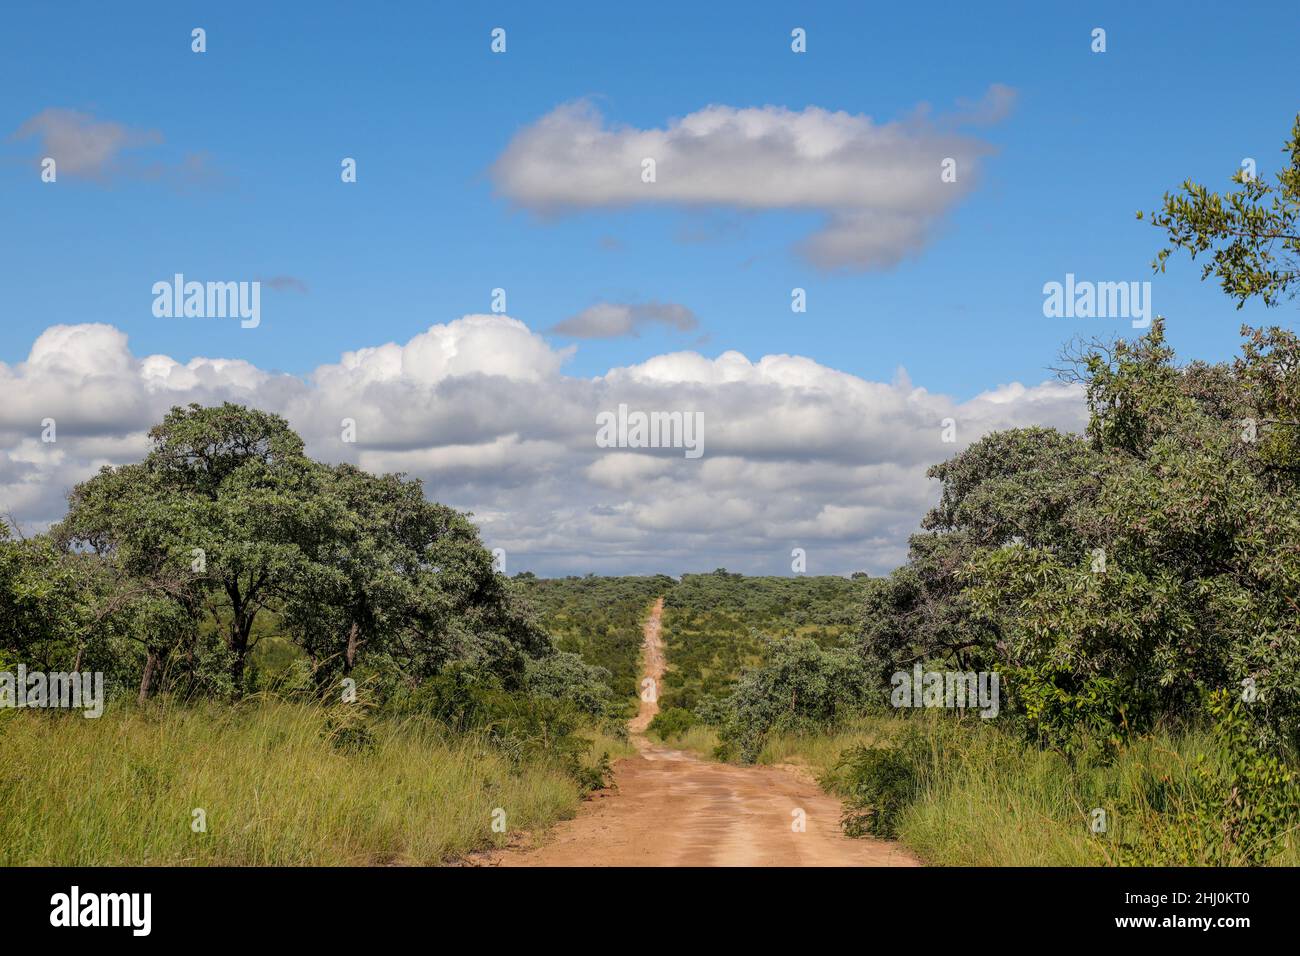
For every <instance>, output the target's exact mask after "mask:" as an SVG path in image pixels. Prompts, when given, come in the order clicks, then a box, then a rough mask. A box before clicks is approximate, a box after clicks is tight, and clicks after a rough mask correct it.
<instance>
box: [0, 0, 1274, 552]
mask: <svg viewBox="0 0 1300 956" xmlns="http://www.w3.org/2000/svg"><path fill="white" fill-rule="evenodd" d="M557 7H558V9H556V8H557ZM195 27H202V28H204V29H205V30H206V31H207V51H206V52H204V53H202V54H196V53H194V52H192V51H191V30H192V29H193V28H195ZM497 27H500V28H504V29H505V30H506V38H507V48H506V52H505V53H504V54H494V53H492V52H491V49H490V42H491V35H490V34H491V31H492V30H493V28H497ZM796 27H798V28H803V29H804V30H806V34H807V52H806V53H802V54H797V53H794V52H792V50H791V30H792V29H794V28H796ZM1097 27H1100V28H1102V29H1104V30H1105V31H1106V45H1107V49H1106V52H1105V53H1093V52H1092V50H1091V45H1092V31H1093V29H1094V28H1097ZM1298 36H1300V13H1297V11H1296V9H1295V5H1294V3H1290V4H1287V3H1257V4H1236V5H1233V6H1232V7H1230V8H1228V7H1223V6H1222V5H1219V4H1209V3H1195V2H1193V3H1188V2H1182V3H1143V4H1132V3H1125V4H1110V3H1097V4H1083V3H1078V4H1068V5H1066V4H1045V3H1025V4H999V5H986V4H970V5H956V4H954V5H952V6H951V8H949V7H948V6H947V5H934V4H903V5H899V4H891V5H884V4H872V5H866V4H860V3H843V4H832V3H817V4H814V5H807V4H798V5H796V4H775V3H752V2H751V3H743V4H742V3H719V4H707V5H706V4H698V3H691V4H684V3H683V4H676V3H662V2H661V3H655V4H652V5H649V6H645V5H641V6H635V7H634V6H631V5H623V4H617V5H615V4H609V3H591V4H562V5H554V4H548V5H544V4H537V3H530V4H464V3H461V4H428V3H418V4H417V3H409V4H397V3H370V4H361V3H357V4H341V3H328V2H325V3H313V4H311V5H310V6H307V5H296V4H293V5H291V4H268V3H242V2H232V3H221V4H216V3H185V2H166V3H162V2H159V3H131V4H104V3H71V4H59V5H58V6H57V7H53V6H51V5H35V4H23V5H10V6H9V7H8V8H7V9H6V10H5V11H4V13H2V14H0V88H3V89H4V91H5V95H4V97H3V98H0V134H2V135H0V289H2V290H3V307H4V310H5V311H4V321H3V322H0V512H6V511H7V512H11V513H13V514H14V515H16V516H17V517H18V518H19V519H21V520H22V521H24V522H27V523H28V524H29V525H30V526H31V527H33V528H38V527H41V526H42V525H44V524H45V523H48V522H49V521H52V520H57V518H58V517H59V516H60V515H61V513H62V511H63V508H64V500H63V496H64V495H65V494H66V492H67V491H68V489H69V488H70V487H71V486H72V485H73V484H75V483H76V482H77V481H80V480H83V479H84V478H85V477H87V476H88V475H90V474H92V473H93V472H94V470H95V469H97V468H98V467H100V466H101V465H103V464H105V463H120V462H125V461H131V460H136V459H138V458H139V457H140V456H141V455H142V454H143V453H144V451H145V450H146V448H147V444H148V443H147V439H146V432H147V429H148V427H149V426H150V425H151V424H152V423H153V422H156V421H158V420H159V418H160V417H161V415H162V414H164V413H165V411H166V409H167V408H168V407H170V406H171V405H172V404H175V403H180V402H184V401H199V402H208V403H210V402H217V401H222V400H233V401H239V402H243V403H246V404H252V405H257V406H258V407H264V408H268V409H272V410H276V411H279V412H281V413H283V414H285V415H286V416H287V417H288V418H289V420H290V422H291V424H292V425H293V426H294V427H295V428H296V429H298V430H299V431H300V432H301V433H302V434H303V436H304V438H305V440H306V441H307V445H308V449H309V451H311V453H312V454H314V455H316V456H317V457H320V458H322V459H324V460H329V461H337V460H351V461H354V462H356V463H358V464H360V465H361V466H362V467H366V468H368V469H370V470H374V471H402V472H406V473H409V474H413V475H416V476H419V477H421V478H422V479H424V480H425V482H426V488H427V489H428V493H429V494H430V495H431V496H433V497H436V498H437V499H438V500H441V501H444V502H446V503H448V504H450V505H452V506H455V507H458V508H463V509H466V510H470V511H472V512H473V513H474V514H475V520H476V521H478V522H479V525H480V528H481V529H482V532H483V537H484V540H485V541H486V542H487V543H488V544H489V546H499V547H502V548H505V549H506V550H507V551H508V552H509V554H510V555H511V557H510V563H509V566H508V569H509V570H510V571H511V572H512V573H513V572H514V571H518V570H524V569H531V570H535V571H537V572H538V573H542V574H560V573H573V572H577V573H585V572H588V571H592V572H596V573H608V574H616V573H642V572H651V571H666V572H669V573H676V572H679V571H683V570H710V569H712V568H714V567H717V566H719V565H726V566H728V567H730V568H732V569H735V570H743V571H750V572H756V571H761V572H765V573H782V574H784V573H789V571H790V564H791V561H790V556H791V550H792V548H795V547H798V548H802V549H805V550H806V552H807V564H808V571H809V573H847V572H850V571H853V570H858V569H867V570H870V571H872V572H876V573H879V572H884V571H887V570H888V569H890V568H892V567H896V566H897V565H899V564H900V563H902V562H903V561H904V560H905V557H906V548H907V536H908V535H909V534H910V533H912V532H914V531H915V530H916V529H917V527H918V524H919V521H920V518H921V516H922V514H923V513H924V511H925V509H926V507H928V506H929V505H930V504H932V503H933V501H934V499H935V496H936V495H937V491H938V489H937V487H936V485H935V483H934V482H933V481H930V480H928V479H927V478H926V476H925V470H926V467H927V466H928V465H930V464H932V463H934V462H936V461H940V460H943V459H945V458H947V457H950V456H951V455H952V454H954V453H955V452H957V451H959V450H960V449H961V448H963V447H965V446H966V445H968V444H969V443H970V442H972V441H974V440H976V439H977V438H978V437H979V436H981V435H983V434H987V433H988V432H989V431H992V430H996V429H1002V428H1010V427H1016V426H1021V425H1029V424H1034V425H1052V426H1055V427H1060V428H1066V429H1077V428H1079V427H1080V426H1081V425H1082V423H1083V421H1084V417H1083V415H1084V413H1083V406H1082V401H1081V398H1080V395H1079V393H1078V391H1077V390H1072V389H1070V388H1068V387H1066V386H1064V385H1062V384H1061V383H1059V382H1054V381H1045V380H1049V379H1050V378H1051V373H1050V372H1049V371H1048V367H1049V366H1050V365H1052V364H1054V362H1055V360H1056V358H1057V356H1058V353H1059V351H1060V349H1061V347H1062V345H1063V344H1064V343H1065V342H1066V341H1067V340H1070V339H1071V338H1074V337H1077V336H1085V337H1092V336H1101V337H1110V336H1114V335H1131V334H1133V333H1132V330H1131V328H1130V327H1129V322H1128V321H1127V320H1126V319H1080V318H1073V319H1067V318H1046V317H1045V316H1044V310H1043V286H1044V284H1045V283H1047V282H1053V281H1056V282H1059V281H1063V280H1064V278H1065V276H1066V274H1067V273H1074V274H1075V275H1076V276H1077V277H1078V278H1079V279H1081V280H1091V281H1104V282H1125V281H1147V280H1150V281H1152V283H1153V290H1152V296H1153V302H1154V311H1155V312H1157V313H1161V314H1164V315H1165V316H1167V317H1168V320H1169V336H1170V339H1171V341H1172V343H1173V344H1174V346H1175V347H1176V348H1177V349H1178V351H1179V354H1180V356H1181V357H1183V358H1203V359H1208V360H1218V359H1226V358H1230V357H1231V356H1232V355H1233V354H1234V353H1235V351H1236V349H1237V345H1238V341H1239V338H1238V327H1239V326H1240V324H1241V323H1242V322H1251V323H1254V324H1263V323H1276V324H1283V325H1292V324H1293V321H1294V315H1295V307H1294V303H1287V304H1284V305H1283V306H1281V307H1280V308H1277V309H1274V310H1266V309H1264V308H1263V307H1261V306H1250V307H1247V308H1246V309H1244V310H1242V311H1240V312H1239V311H1237V310H1236V309H1235V308H1234V307H1233V304H1232V303H1231V302H1230V301H1228V300H1227V299H1226V298H1225V297H1224V296H1223V295H1222V294H1221V292H1220V291H1219V289H1218V287H1217V285H1216V284H1215V283H1213V282H1208V283H1204V282H1201V281H1200V279H1199V265H1196V264H1192V263H1190V262H1188V261H1187V260H1186V259H1185V258H1180V259H1175V260H1173V261H1172V262H1171V264H1170V266H1169V271H1168V273H1167V274H1166V275H1163V276H1153V275H1152V272H1151V268H1150V263H1151V261H1152V259H1153V257H1154V255H1155V253H1156V252H1157V250H1158V249H1159V248H1160V245H1161V243H1160V238H1161V234H1160V233H1159V232H1158V231H1157V230H1156V229H1154V228H1153V227H1151V226H1150V225H1149V224H1146V223H1142V222H1138V221H1136V219H1135V217H1134V213H1135V212H1136V211H1137V210H1139V209H1144V210H1150V209H1153V208H1155V207H1156V206H1157V204H1158V203H1159V201H1160V197H1161V196H1162V194H1163V193H1164V192H1165V191H1166V190H1170V189H1175V188H1176V187H1177V186H1178V185H1179V184H1180V183H1181V182H1182V181H1183V180H1184V179H1188V178H1191V179H1195V180H1198V181H1202V182H1205V183H1207V184H1210V185H1212V186H1214V187H1215V188H1218V189H1226V188H1229V186H1230V183H1229V177H1230V176H1231V175H1232V173H1233V172H1234V171H1235V170H1236V169H1237V167H1238V164H1239V163H1241V162H1242V160H1243V158H1245V157H1252V158H1253V159H1255V161H1256V163H1257V169H1258V174H1259V175H1260V176H1265V177H1270V178H1271V177H1272V175H1273V173H1274V172H1275V171H1276V170H1277V168H1278V165H1279V163H1280V162H1281V160H1282V158H1283V157H1282V153H1281V152H1280V148H1281V146H1282V144H1283V142H1284V140H1285V139H1286V136H1287V134H1288V132H1289V130H1290V126H1291V123H1292V121H1293V119H1294V117H1295V114H1296V111H1297V109H1300V95H1297V94H1300V71H1297V70H1296V40H1297V37H1298ZM1008 91H1010V92H1008ZM575 103H583V104H585V106H581V107H578V106H574V105H573V104H575ZM978 104H985V105H986V106H987V107H988V108H987V109H985V110H984V112H986V113H989V114H990V115H986V116H984V117H983V121H981V122H975V121H974V120H975V118H976V117H975V115H974V114H977V113H979V112H981V108H980V107H979V105H978ZM999 104H1000V105H1001V106H1002V107H1004V108H1002V109H993V107H994V106H997V105H999ZM1008 104H1009V106H1010V108H1009V109H1007V108H1005V107H1007V106H1008ZM868 118H869V119H868ZM679 121H681V122H680V123H679ZM59 137H63V139H60V138H59ZM837 137H838V138H837ZM59 143H62V144H63V145H58V144H59ZM68 143H71V144H72V145H71V146H69V145H67V144H68ZM105 143H107V144H108V146H104V144H105ZM647 143H651V144H658V145H655V146H654V148H655V149H658V148H660V147H662V149H663V153H662V154H661V155H660V159H661V160H662V161H663V167H662V170H661V172H662V175H661V177H660V179H659V180H658V181H657V182H656V183H655V184H654V185H653V186H651V187H648V188H649V189H650V190H652V191H645V190H642V188H641V184H639V183H638V182H637V181H636V179H635V177H634V178H630V179H629V178H627V176H626V173H627V172H628V168H629V167H628V161H629V160H633V161H635V160H636V158H637V157H638V156H640V155H642V154H641V153H640V152H637V151H638V150H642V149H643V148H649V147H646V145H645V144H647ZM828 143H831V144H834V143H839V144H840V145H839V146H836V147H834V148H832V149H830V150H829V151H826V150H825V147H826V145H827V144H828ZM950 148H951V149H955V150H957V151H958V153H959V154H960V156H961V157H962V158H961V161H960V162H961V165H960V166H959V183H958V184H955V185H942V184H941V183H940V180H939V176H938V175H937V174H938V169H937V168H936V166H935V165H933V164H934V162H935V159H936V158H937V157H938V156H940V155H942V154H943V151H946V150H948V149H950ZM60 150H62V155H60V156H59V157H58V158H59V162H60V175H59V178H58V181H57V182H55V183H44V182H42V181H41V179H40V176H39V169H38V165H37V163H38V160H39V159H40V158H41V157H42V155H44V154H46V153H47V152H51V151H52V152H56V153H58V152H59V151H60ZM819 150H820V151H819ZM88 157H89V158H88ZM344 157H352V158H355V160H356V161H357V172H358V181H357V182H356V183H343V182H341V180H340V162H341V160H342V159H343V158H344ZM79 164H80V165H79ZM683 171H685V175H683ZM633 172H635V169H634V166H633ZM611 177H612V178H611ZM643 196H653V197H654V201H653V202H647V201H645V200H644V199H643V198H642V197H643ZM557 197H558V198H557ZM918 223H919V224H920V225H919V226H918ZM819 243H820V245H819ZM836 243H839V244H840V245H836ZM828 249H829V250H830V251H829V252H828V251H827V250H828ZM895 260H897V261H895ZM177 272H180V273H183V274H185V275H186V277H187V278H188V279H191V280H199V281H240V280H245V281H249V280H259V279H260V280H263V282H264V288H263V296H262V308H261V322H260V324H259V325H258V326H257V328H255V329H241V328H240V327H239V324H238V323H237V322H233V321H223V320H210V319H168V318H158V317H155V315H154V314H153V308H152V306H153V295H152V291H151V290H152V286H153V284H154V283H155V282H158V281H160V280H161V281H167V280H170V278H171V277H172V276H173V275H174V274H175V273H177ZM277 277H279V278H281V279H284V280H285V281H284V282H281V283H278V284H276V283H271V282H270V281H268V280H271V279H274V278H277ZM273 285H278V286H279V287H278V288H277V287H273ZM796 287H799V288H803V289H805V290H806V295H807V311H806V312H804V313H794V312H792V311H791V309H790V301H791V299H790V296H791V290H792V289H793V288H796ZM494 288H504V289H505V290H506V297H507V302H506V304H507V309H506V311H507V312H508V314H509V316H510V318H505V317H503V316H494V317H488V318H486V319H484V318H463V317H466V316H473V315H475V314H481V313H487V312H489V309H490V307H491V293H492V290H493V289H494ZM602 303H603V304H613V305H614V306H615V307H619V308H623V307H626V308H631V307H637V308H640V309H641V310H642V312H641V313H639V314H650V315H659V316H660V317H661V318H662V317H663V316H664V315H672V316H678V317H680V316H683V315H686V316H693V317H694V318H695V320H696V324H695V326H694V327H691V325H692V324H691V322H689V321H686V322H644V323H642V325H641V326H640V327H639V332H640V334H638V335H622V336H616V337H612V338H590V337H587V338H568V337H565V336H564V335H561V334H559V333H557V332H556V331H554V327H555V326H557V325H558V324H560V323H564V322H571V323H572V320H574V317H575V316H580V315H589V314H591V313H589V312H587V310H590V309H592V307H594V306H598V305H600V304H602ZM602 307H604V306H602ZM656 310H658V311H656ZM521 323H522V324H521ZM579 324H581V323H579ZM571 327H572V324H571V325H570V328H571ZM385 343H396V344H395V345H393V346H390V347H385V348H378V349H374V350H372V351H369V352H365V353H362V354H360V355H358V356H356V357H355V358H354V359H353V360H352V361H351V363H350V364H349V363H343V364H342V365H338V364H335V363H339V361H340V356H342V355H343V354H344V353H347V352H350V351H352V350H359V349H365V348H372V347H379V346H384V345H385ZM29 353H30V354H29ZM697 353H698V354H697ZM734 353H742V354H743V355H744V356H746V357H747V359H748V361H746V360H745V359H742V358H740V357H739V356H737V355H736V354H734ZM147 356H159V357H158V358H150V359H146V357H147ZM765 356H792V358H789V359H782V358H767V359H764V357H765ZM205 359H231V360H238V361H236V362H234V363H231V362H212V361H205ZM900 368H902V369H906V371H907V373H908V376H909V377H910V378H904V377H901V376H898V375H897V371H898V370H899V369H900ZM621 404H629V405H630V407H632V408H634V409H635V408H643V409H644V408H649V409H661V410H680V411H685V412H687V413H689V414H695V413H697V412H698V413H700V414H703V415H704V416H705V420H706V421H707V428H706V429H705V434H706V436H707V438H706V442H705V444H706V445H707V449H706V451H705V453H704V454H703V455H702V456H701V457H700V458H698V459H694V460H687V459H683V458H682V456H681V455H680V453H659V454H653V453H647V452H644V451H642V452H636V451H630V450H628V449H607V448H604V447H598V446H597V444H596V443H595V442H594V431H595V428H594V425H593V422H594V421H595V419H594V418H593V415H595V414H598V413H600V412H604V411H608V410H611V409H614V408H616V407H618V406H619V405H621ZM47 417H48V418H56V419H57V420H58V426H59V439H58V444H57V446H55V445H50V444H45V443H43V442H42V441H41V439H40V437H39V435H40V425H39V423H40V422H42V421H43V420H44V419H46V418H47ZM345 418H346V419H352V420H355V421H356V423H357V433H358V434H359V436H360V437H359V439H358V440H357V442H355V443H343V442H342V441H341V439H340V428H339V426H340V421H341V420H343V419H345ZM946 421H952V422H955V423H956V429H957V431H956V438H955V444H954V443H944V442H946V441H947V439H941V437H940V435H941V432H940V428H941V423H943V422H946Z"/></svg>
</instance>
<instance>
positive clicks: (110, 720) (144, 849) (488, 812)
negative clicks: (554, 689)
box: [0, 699, 626, 866]
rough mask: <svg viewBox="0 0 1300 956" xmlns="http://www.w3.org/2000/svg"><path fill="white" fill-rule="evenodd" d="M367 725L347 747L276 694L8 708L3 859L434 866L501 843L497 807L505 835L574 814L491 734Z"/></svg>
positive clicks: (552, 777) (2, 770)
mask: <svg viewBox="0 0 1300 956" xmlns="http://www.w3.org/2000/svg"><path fill="white" fill-rule="evenodd" d="M371 732H372V738H373V741H372V744H371V745H370V746H369V747H368V748H367V749H362V750H361V751H360V752H349V751H348V750H347V748H340V747H339V746H338V745H337V741H336V740H332V739H331V735H330V724H329V719H328V715H327V712H326V711H325V710H323V709H322V708H320V707H316V706H312V705H308V704H300V703H289V702H285V701H280V700H275V699H255V700H251V701H246V702H244V703H241V704H239V705H237V706H233V707H232V706H228V705H222V704H210V705H198V706H194V707H188V706H176V705H171V704H167V703H157V704H154V705H151V706H149V707H146V708H144V709H122V710H116V711H114V710H110V711H109V712H108V713H106V714H105V715H104V716H103V717H101V718H99V719H96V720H87V719H84V718H83V717H81V716H80V715H79V714H78V715H68V714H49V713H39V712H35V711H2V712H0V864H3V865H7V866H12V865H31V864H39V865H67V866H99V865H217V864H229V865H259V866H260V865H324V866H329V865H365V864H396V865H404V864H437V863H443V862H446V861H448V860H450V859H452V858H455V857H457V856H459V855H461V854H464V853H466V852H469V851H471V850H474V849H478V848H483V847H487V846H490V845H499V844H502V843H503V842H505V840H506V839H507V834H505V833H498V832H494V831H493V828H492V823H493V811H494V810H495V809H497V808H501V809H503V810H504V811H505V823H506V829H507V830H508V831H515V830H520V829H533V828H541V827H545V826H548V825H550V824H551V823H553V822H555V821H556V820H558V819H561V818H563V817H567V816H571V815H572V814H573V813H574V812H575V810H576V808H577V805H578V802H579V799H580V797H579V792H578V787H577V785H576V783H575V782H574V780H573V778H572V777H571V776H569V775H567V774H566V773H565V772H564V771H563V769H562V768H560V767H558V766H553V765H550V764H549V763H547V762H513V761H511V760H509V759H507V758H506V757H504V756H503V755H502V754H501V753H500V752H499V751H497V750H496V749H494V748H493V747H492V746H491V745H490V744H489V743H488V742H487V741H486V740H485V739H484V738H483V737H482V736H480V735H477V734H466V735H452V734H449V733H448V732H447V731H446V730H445V729H443V728H442V727H441V725H439V724H437V723H435V722H433V721H429V720H425V719H417V718H408V719H404V720H400V721H399V720H377V721H375V722H374V723H373V727H372V731H371ZM593 749H595V750H600V749H603V750H610V751H611V756H619V755H621V754H622V753H624V752H626V747H625V745H620V744H618V743H617V742H615V741H611V740H600V741H597V743H596V746H595V747H594V748H593ZM597 756H599V753H597ZM196 809H202V810H203V811H204V812H205V814H206V827H207V832H205V833H204V832H195V831H194V829H193V827H192V823H193V821H194V819H195V817H194V813H193V811H194V810H196Z"/></svg>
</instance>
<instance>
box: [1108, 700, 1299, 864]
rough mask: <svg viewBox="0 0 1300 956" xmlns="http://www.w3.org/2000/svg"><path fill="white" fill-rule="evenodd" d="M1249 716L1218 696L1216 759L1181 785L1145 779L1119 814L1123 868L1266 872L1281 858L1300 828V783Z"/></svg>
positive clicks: (1165, 778)
mask: <svg viewBox="0 0 1300 956" xmlns="http://www.w3.org/2000/svg"><path fill="white" fill-rule="evenodd" d="M1243 710H1244V709H1243V706H1242V703H1241V701H1239V700H1233V699H1232V698H1231V697H1230V696H1229V695H1228V694H1226V693H1219V694H1216V695H1214V696H1213V699H1212V701H1211V703H1210V713H1211V714H1212V715H1213V716H1214V717H1215V718H1216V725H1215V743H1216V745H1217V747H1216V750H1215V751H1214V757H1211V756H1209V755H1207V754H1199V755H1197V758H1196V761H1195V763H1194V765H1193V767H1192V770H1191V773H1190V774H1188V775H1186V776H1185V777H1184V778H1183V779H1182V780H1181V781H1178V780H1174V779H1172V778H1171V777H1170V776H1169V775H1157V774H1154V773H1150V772H1148V773H1146V774H1144V775H1143V780H1142V786H1141V787H1139V788H1138V789H1137V790H1136V792H1134V793H1133V794H1132V795H1131V796H1130V797H1129V798H1128V799H1127V800H1126V801H1125V802H1124V804H1123V805H1122V806H1121V808H1120V811H1119V814H1120V821H1121V825H1122V826H1123V833H1124V839H1122V840H1121V841H1120V842H1119V844H1118V846H1117V853H1116V857H1117V860H1118V862H1120V863H1121V864H1123V865H1129V866H1153V865H1171V864H1172V865H1176V866H1260V865H1263V864H1265V863H1268V862H1269V861H1270V860H1271V859H1272V858H1273V857H1276V856H1277V855H1278V853H1279V852H1281V850H1282V849H1283V846H1284V844H1283V838H1284V837H1285V836H1286V835H1287V833H1288V832H1289V831H1290V830H1292V829H1294V828H1295V826H1296V825H1297V823H1298V822H1300V782H1298V781H1297V775H1296V772H1295V770H1293V769H1291V768H1290V767H1289V766H1287V764H1286V763H1285V761H1284V760H1283V759H1282V758H1281V757H1279V756H1278V755H1277V754H1275V753H1271V752H1269V750H1268V749H1267V748H1266V747H1264V746H1261V744H1260V742H1259V741H1258V739H1257V734H1256V733H1255V732H1254V729H1253V727H1252V725H1251V722H1250V721H1249V720H1247V718H1246V716H1245V714H1244V712H1243ZM1216 758H1217V759H1216Z"/></svg>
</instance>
